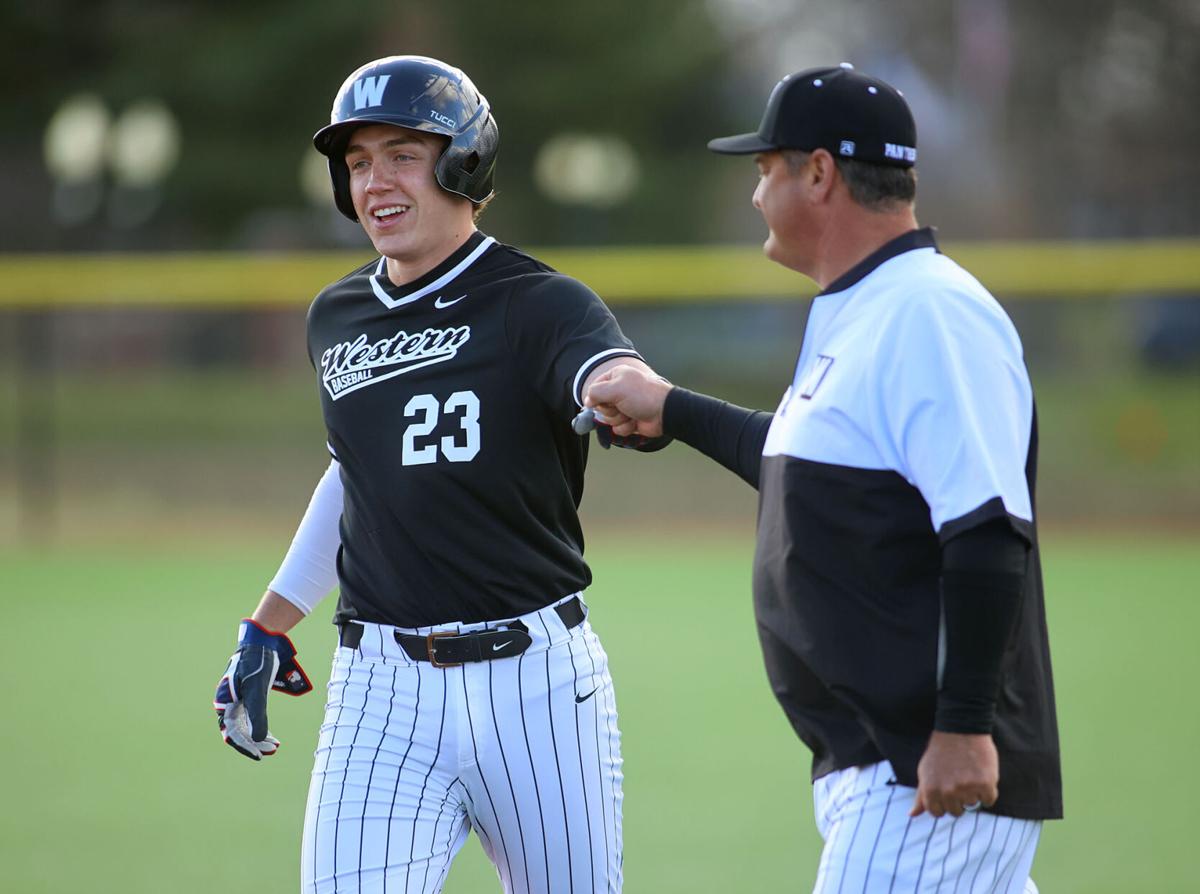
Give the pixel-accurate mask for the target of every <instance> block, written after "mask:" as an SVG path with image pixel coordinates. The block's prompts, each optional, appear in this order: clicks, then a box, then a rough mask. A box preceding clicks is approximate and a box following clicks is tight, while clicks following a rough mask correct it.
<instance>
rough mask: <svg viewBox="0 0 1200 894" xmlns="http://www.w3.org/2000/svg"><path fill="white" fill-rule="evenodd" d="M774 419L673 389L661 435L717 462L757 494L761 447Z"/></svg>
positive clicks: (759, 412)
mask: <svg viewBox="0 0 1200 894" xmlns="http://www.w3.org/2000/svg"><path fill="white" fill-rule="evenodd" d="M774 418H775V417H774V415H773V414H771V413H764V412H763V411H762V410H747V409H745V408H744V407H739V406H735V405H734V404H731V403H726V402H725V401H723V400H717V398H715V397H709V396H708V395H707V394H697V393H696V392H695V391H688V390H687V389H686V388H679V387H675V388H672V389H671V390H670V391H669V392H667V400H666V403H665V404H664V405H663V433H664V434H666V435H669V436H671V437H674V438H678V439H679V440H680V441H683V443H685V444H688V445H690V446H692V447H694V448H696V449H697V450H699V451H700V452H701V453H703V454H704V455H705V456H707V457H709V458H710V459H714V460H716V461H717V462H719V463H720V464H721V465H723V466H724V467H725V468H727V469H729V471H731V472H733V473H734V474H735V475H737V476H738V477H740V478H741V479H742V480H743V481H745V482H746V483H747V484H749V485H750V486H751V487H753V488H754V489H755V490H757V489H758V471H759V467H760V466H761V465H762V452H763V445H764V444H765V443H766V442H767V429H769V428H770V427H771V420H772V419H774Z"/></svg>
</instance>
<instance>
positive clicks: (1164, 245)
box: [0, 238, 1200, 310]
mask: <svg viewBox="0 0 1200 894" xmlns="http://www.w3.org/2000/svg"><path fill="white" fill-rule="evenodd" d="M945 252H946V254H948V255H949V256H950V257H952V258H954V259H955V260H957V261H958V262H959V263H961V264H962V265H963V266H964V267H966V268H967V269H968V270H970V271H971V272H972V273H973V274H975V276H977V277H978V278H979V279H980V280H981V281H982V282H983V284H984V285H986V286H987V287H988V288H989V289H991V290H992V291H993V292H994V293H995V294H996V295H998V296H1000V297H1001V298H1003V299H1012V298H1031V299H1032V298H1057V297H1109V296H1132V297H1144V296H1146V295H1186V294H1192V295H1195V294H1200V238H1196V239H1159V240H1148V241H1132V240H1113V241H1090V242H1065V241H1058V242H1049V241H1048V242H974V243H970V242H963V243H957V244H955V243H951V244H949V245H947V246H946V247H945ZM534 254H535V255H536V256H538V257H540V258H542V259H544V260H545V261H546V262H547V263H549V264H551V265H552V266H554V267H555V268H557V269H559V270H561V271H563V272H564V273H568V274H570V275H572V276H575V277H577V278H578V279H581V280H582V281H583V282H585V283H587V284H588V285H589V286H591V287H592V288H593V289H594V290H595V291H596V292H598V293H599V294H600V295H601V296H602V297H603V298H604V299H605V300H606V301H608V302H610V303H612V304H632V303H663V302H695V301H711V300H723V299H728V300H751V299H794V298H804V297H808V296H811V295H813V294H814V293H815V292H816V287H815V286H814V285H813V284H812V283H811V282H810V281H809V280H808V279H806V278H805V277H803V276H800V275H798V274H796V273H793V272H791V271H788V270H785V269H784V268H782V267H780V266H779V265H777V264H773V263H771V262H770V261H768V260H766V258H764V257H763V256H762V252H761V250H760V249H759V248H758V246H741V245H738V246H728V245H712V246H684V247H649V248H629V247H625V248H616V247H613V248H607V247H593V248H555V249H539V250H535V251H534ZM370 259H371V254H370V252H369V251H363V252H353V251H350V252H347V251H337V252H304V253H290V254H278V253H276V254H267V253H250V252H215V253H213V252H197V253H171V254H0V309H10V310H15V309H38V308H77V309H86V308H96V309H99V308H106V307H158V308H162V307H178V308H201V309H202V308H224V307H231V308H245V309H255V308H272V307H304V306H305V305H307V304H308V302H310V301H311V300H312V298H313V296H315V295H316V293H317V292H318V291H319V290H320V289H321V288H322V286H324V285H325V284H326V283H329V282H332V281H334V280H335V279H338V278H339V277H341V276H343V275H345V274H346V273H347V272H349V271H350V270H352V269H354V268H356V267H358V266H360V265H362V264H364V263H366V262H367V261H369V260H370Z"/></svg>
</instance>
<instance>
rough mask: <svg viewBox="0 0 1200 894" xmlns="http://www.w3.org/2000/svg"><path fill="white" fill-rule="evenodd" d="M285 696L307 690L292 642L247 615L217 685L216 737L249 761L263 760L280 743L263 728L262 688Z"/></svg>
mask: <svg viewBox="0 0 1200 894" xmlns="http://www.w3.org/2000/svg"><path fill="white" fill-rule="evenodd" d="M272 689H277V690H279V691H280V692H286V693H287V694H288V695H304V694H305V693H306V692H311V691H312V683H310V682H309V679H308V675H307V674H305V673H304V668H302V667H301V666H300V664H299V663H298V662H297V661H296V647H295V646H293V645H292V641H291V640H290V639H288V638H287V637H286V636H284V635H283V634H282V633H272V632H271V631H270V630H267V629H265V628H263V627H261V626H260V625H259V624H257V623H256V622H254V621H252V620H250V619H249V618H246V619H244V620H243V621H242V624H241V627H239V628H238V649H237V651H236V652H234V653H233V657H232V658H230V659H229V666H228V667H226V668H225V675H224V676H223V677H221V682H220V683H218V684H217V694H216V695H215V696H213V707H214V708H215V709H216V711H217V725H218V726H219V727H220V730H221V738H223V739H224V740H225V743H226V744H227V745H229V746H230V747H231V748H234V749H236V750H237V751H239V752H241V753H242V754H244V755H246V757H248V758H250V759H251V760H256V761H257V760H262V759H263V758H264V757H267V756H268V755H272V754H274V753H275V752H276V750H278V748H279V740H278V739H276V738H275V737H274V736H272V735H271V733H270V731H269V730H268V728H267V693H269V692H270V691H271V690H272Z"/></svg>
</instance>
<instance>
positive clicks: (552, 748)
mask: <svg viewBox="0 0 1200 894" xmlns="http://www.w3.org/2000/svg"><path fill="white" fill-rule="evenodd" d="M522 621H523V622H525V623H526V626H527V627H528V629H529V632H530V636H531V637H533V640H534V642H533V644H532V645H531V646H530V647H529V649H528V650H526V652H525V653H523V654H522V655H520V656H517V657H515V658H511V659H500V660H498V661H491V662H482V663H478V664H467V665H464V666H461V667H453V668H445V669H443V668H435V667H432V666H431V665H429V664H428V663H420V662H414V661H412V660H411V659H410V658H408V656H407V655H406V654H405V653H404V652H403V650H401V649H400V647H399V646H398V645H396V644H395V641H394V638H393V637H392V636H391V629H390V628H379V627H377V626H376V625H370V624H368V625H364V626H365V627H366V628H367V629H366V630H364V632H363V636H362V639H361V641H360V643H359V647H358V648H357V649H355V650H351V649H346V648H339V649H338V650H337V652H336V653H335V656H334V666H333V673H332V675H331V680H330V685H329V698H328V701H327V703H326V709H325V717H326V719H325V723H324V724H323V725H322V728H321V736H320V741H319V743H318V747H317V754H316V761H315V763H314V767H313V776H312V782H311V785H310V788H309V804H308V811H307V814H306V817H305V835H304V847H303V852H302V873H301V874H302V889H303V891H304V892H305V894H332V892H341V894H347V892H352V894H360V892H361V894H365V892H370V894H436V892H439V891H441V889H442V886H443V885H444V884H445V879H446V876H447V873H448V872H449V868H450V864H451V861H452V860H453V858H454V855H455V854H456V853H457V852H458V850H459V849H460V848H461V847H462V845H463V843H464V842H465V840H466V838H467V836H468V834H469V831H470V829H472V828H474V829H475V831H476V832H477V833H478V835H479V839H480V842H481V844H482V845H483V847H484V850H485V852H486V853H487V854H488V856H489V857H490V858H491V859H492V861H493V863H494V864H495V865H496V868H497V871H498V872H499V874H500V878H501V880H502V883H503V887H504V890H505V891H507V892H514V894H516V892H521V894H548V892H550V891H554V892H556V894H558V892H562V894H586V892H605V894H612V892H618V891H620V890H621V883H622V878H621V875H622V873H621V864H622V859H621V856H622V855H621V801H622V794H621V783H622V773H621V757H620V734H619V732H618V731H617V726H616V703H615V701H614V699H613V692H612V680H611V678H610V677H609V675H608V659H607V656H606V655H605V654H604V650H603V648H602V647H601V645H600V642H599V640H598V639H597V638H596V636H595V634H594V633H593V632H592V630H591V627H590V625H589V624H588V622H587V621H586V620H585V621H584V622H583V623H581V624H580V625H578V626H577V627H576V628H574V629H572V630H566V629H565V628H564V626H563V624H562V621H561V620H560V619H559V617H558V615H557V614H556V613H555V612H554V611H553V610H552V609H551V610H543V611H542V612H536V613H533V614H531V615H528V616H526V617H525V618H523V619H522ZM474 626H475V625H466V626H465V627H464V629H473V627H474ZM492 626H496V625H492ZM449 629H450V630H454V629H456V628H455V625H449ZM412 632H417V633H421V634H424V633H427V632H429V631H428V630H427V629H422V630H420V631H412ZM522 750H523V754H524V756H521V755H522Z"/></svg>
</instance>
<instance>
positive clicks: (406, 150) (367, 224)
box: [346, 124, 475, 285]
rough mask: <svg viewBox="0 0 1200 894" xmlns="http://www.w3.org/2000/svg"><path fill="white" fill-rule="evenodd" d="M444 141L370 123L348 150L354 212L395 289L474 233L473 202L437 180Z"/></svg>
mask: <svg viewBox="0 0 1200 894" xmlns="http://www.w3.org/2000/svg"><path fill="white" fill-rule="evenodd" d="M446 142H447V138H446V137H443V136H440V135H437V134H427V133H422V132H421V131H416V130H409V129H408V128H404V127H395V126H393V125H391V124H368V125H364V126H363V127H360V128H358V129H357V130H355V131H354V133H353V134H352V135H351V136H350V142H349V144H348V145H347V146H346V166H347V167H348V168H349V169H350V195H351V198H352V199H353V201H354V211H355V213H356V214H357V215H358V220H359V223H361V224H362V227H363V229H364V230H366V232H367V235H368V236H369V237H371V242H372V244H374V246H375V250H376V251H378V252H379V253H380V254H381V255H383V256H384V257H385V258H387V259H388V265H387V266H388V274H389V276H390V278H391V279H392V281H393V282H395V283H396V284H397V285H403V284H404V283H407V282H411V281H412V280H414V279H416V278H418V277H420V276H422V275H424V274H425V273H427V272H429V271H430V270H432V269H433V268H434V267H436V266H437V265H438V264H440V263H441V262H442V261H444V260H445V259H446V258H447V257H449V256H450V254H452V253H453V252H454V250H455V249H456V248H458V247H459V246H460V245H462V243H463V241H464V240H465V239H466V238H467V237H468V236H469V235H470V234H471V233H472V232H473V231H474V229H475V226H474V224H473V222H472V220H471V216H472V206H471V203H470V201H469V200H467V199H465V198H463V197H462V196H457V195H454V194H453V193H449V192H447V191H446V190H444V189H442V188H441V187H440V186H439V185H438V183H437V180H436V179H435V178H434V175H433V168H434V165H435V164H436V163H437V160H438V157H439V156H440V155H441V153H442V149H443V148H444V147H445V145H446Z"/></svg>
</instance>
